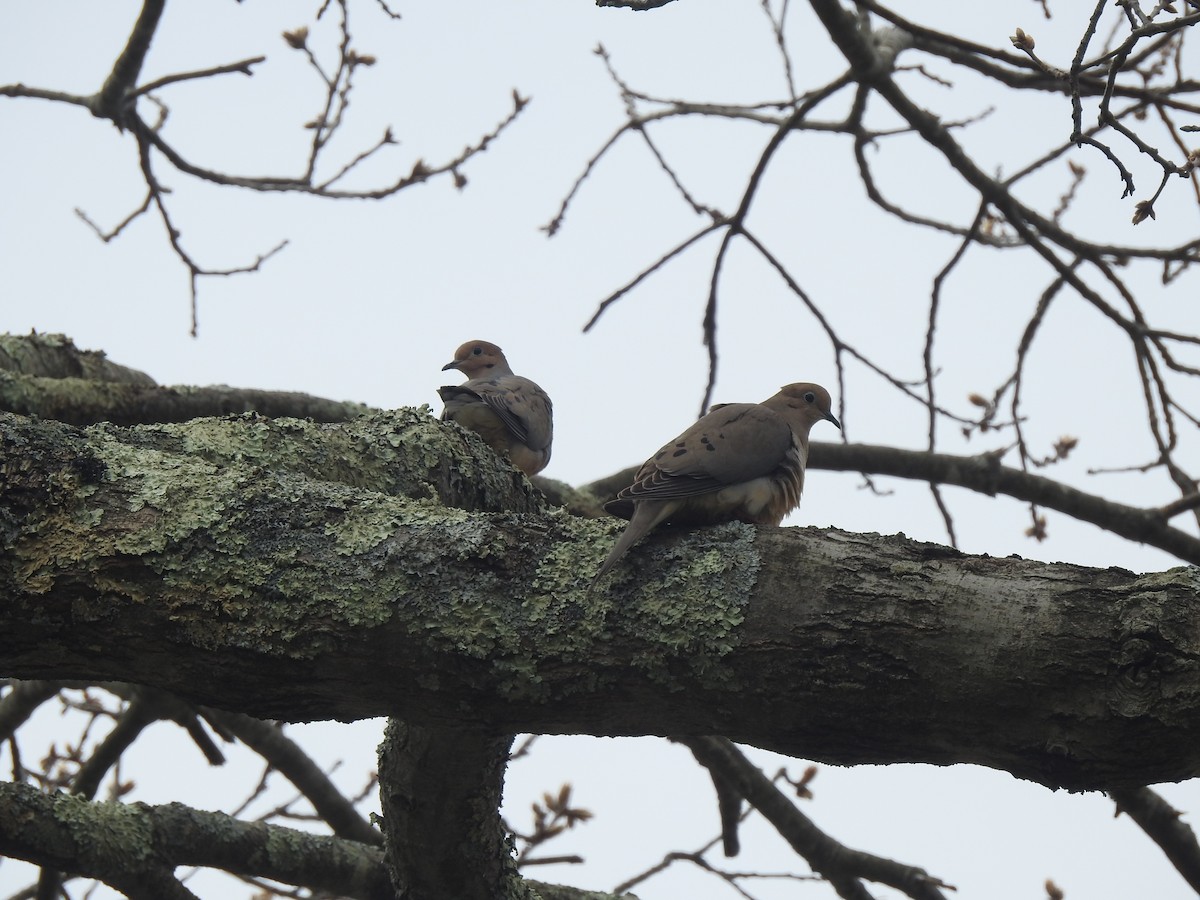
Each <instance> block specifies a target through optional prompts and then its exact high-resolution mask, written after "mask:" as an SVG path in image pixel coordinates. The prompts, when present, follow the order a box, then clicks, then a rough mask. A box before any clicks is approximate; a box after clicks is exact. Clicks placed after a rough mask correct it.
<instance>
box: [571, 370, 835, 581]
mask: <svg viewBox="0 0 1200 900" xmlns="http://www.w3.org/2000/svg"><path fill="white" fill-rule="evenodd" d="M830 405H831V401H830V399H829V392H828V391H827V390H825V388H823V387H821V386H820V385H818V384H808V383H804V382H802V383H799V384H789V385H787V386H785V387H784V388H783V389H782V390H780V392H779V393H778V394H776V395H775V396H774V397H771V398H770V399H769V400H764V401H763V402H762V403H726V404H723V405H721V406H718V407H716V408H714V409H713V410H712V411H711V412H710V413H709V414H708V415H706V416H704V417H703V418H701V419H700V420H699V421H697V422H696V424H695V425H693V426H692V427H691V428H689V429H688V430H687V431H685V432H684V433H683V434H681V435H680V436H679V437H677V438H675V440H673V441H671V442H670V443H669V444H667V445H666V446H664V447H663V448H662V449H661V450H659V451H658V452H657V453H656V454H654V456H652V457H650V459H648V460H646V462H645V463H643V464H642V467H641V468H640V469H638V473H637V476H636V477H635V478H634V482H633V484H632V485H630V486H629V487H627V488H625V489H624V490H623V491H621V492H620V493H619V494H617V497H616V499H615V500H613V501H611V502H609V503H607V504H605V507H604V508H605V509H606V510H608V511H609V512H610V513H612V514H613V515H615V516H620V517H621V518H622V519H629V525H628V526H626V528H625V531H624V533H622V535H621V537H620V538H618V540H617V543H616V546H615V547H613V549H612V552H611V553H609V554H608V559H606V560H605V561H604V565H602V566H601V567H600V571H599V572H597V573H596V579H595V581H598V580H599V579H600V578H602V577H604V575H606V574H608V572H610V571H612V568H613V566H615V565H616V564H617V562H618V561H619V560H620V559H621V557H622V556H624V555H625V551H626V550H628V549H629V548H630V547H632V546H633V545H634V544H635V543H637V541H638V540H639V539H641V538H642V537H643V536H644V535H646V534H647V533H648V532H649V531H650V530H651V529H653V528H654V527H655V526H657V525H659V524H661V523H663V522H673V523H676V524H686V525H713V524H716V523H718V522H729V521H732V520H735V519H737V520H740V521H742V522H751V523H753V524H756V525H778V524H779V523H780V522H781V521H783V517H784V516H786V515H787V514H788V513H789V512H791V511H792V510H793V509H795V508H796V507H797V506H799V505H800V491H801V490H802V489H803V488H804V466H805V464H806V463H807V462H808V432H809V429H811V428H812V427H813V425H815V424H816V423H817V422H819V421H821V420H822V419H824V420H826V421H829V422H832V423H833V424H834V425H836V426H837V427H838V428H841V427H842V426H841V423H840V422H838V420H837V418H836V417H835V416H834V415H833V413H832V412H830V411H829V408H830ZM595 581H593V582H592V583H593V584H595Z"/></svg>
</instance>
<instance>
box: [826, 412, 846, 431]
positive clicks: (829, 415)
mask: <svg viewBox="0 0 1200 900" xmlns="http://www.w3.org/2000/svg"><path fill="white" fill-rule="evenodd" d="M825 418H826V419H827V420H828V421H830V422H832V423H833V424H834V425H835V426H836V427H837V430H838V431H841V430H842V423H841V422H839V421H838V420H837V416H835V415H834V414H833V413H831V412H827V413H825Z"/></svg>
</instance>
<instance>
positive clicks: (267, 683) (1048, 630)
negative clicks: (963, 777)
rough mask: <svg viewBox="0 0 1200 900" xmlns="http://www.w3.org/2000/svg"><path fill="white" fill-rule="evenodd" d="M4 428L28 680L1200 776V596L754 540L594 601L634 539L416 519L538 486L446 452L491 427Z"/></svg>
mask: <svg viewBox="0 0 1200 900" xmlns="http://www.w3.org/2000/svg"><path fill="white" fill-rule="evenodd" d="M0 424H2V426H3V427H2V429H0V472H2V473H3V475H4V478H3V481H0V542H2V543H0V551H2V552H0V598H2V599H0V604H2V606H0V658H2V659H4V660H5V666H6V669H7V670H8V672H10V673H11V674H12V675H14V676H18V677H23V678H88V679H121V680H127V681H136V682H141V683H146V684H151V685H155V686H158V687H162V688H164V689H167V690H171V691H175V692H178V693H180V694H182V695H183V696H185V697H188V698H189V699H191V700H193V701H195V702H201V703H204V704H206V705H212V706H220V707H223V708H232V709H237V710H239V711H243V712H246V713H249V714H251V715H256V716H260V717H270V718H281V719H290V720H299V719H314V718H339V719H349V718H358V717H363V716H373V715H381V714H390V715H397V716H400V717H403V718H405V719H406V720H408V721H411V722H412V723H414V724H418V725H431V724H437V725H440V726H451V725H455V724H467V723H486V725H487V727H488V728H489V730H490V731H491V732H492V733H494V734H496V735H503V734H511V733H518V732H526V731H528V732H541V733H562V732H569V733H591V734H671V735H684V736H686V735H690V734H725V735H728V736H730V737H731V738H733V739H735V740H739V741H741V742H744V743H750V744H755V745H758V746H763V747H770V748H773V749H777V750H780V751H783V752H787V753H792V754H795V755H802V756H805V757H808V758H813V759H818V760H827V761H830V762H836V763H842V764H852V763H859V762H893V761H897V760H923V761H927V762H933V763H952V762H972V763H977V764H981V765H988V766H992V767H995V768H1001V769H1005V770H1007V771H1010V772H1013V773H1014V774H1016V775H1018V776H1020V777H1023V778H1029V779H1032V780H1035V781H1039V782H1042V783H1045V784H1051V785H1065V786H1070V787H1074V788H1110V787H1121V786H1138V785H1142V784H1147V783H1153V782H1157V781H1164V780H1174V779H1179V778H1185V777H1189V776H1191V775H1194V774H1197V773H1198V772H1200V751H1198V750H1197V747H1200V741H1198V740H1197V738H1198V737H1200V716H1197V715H1196V712H1197V706H1200V664H1197V662H1196V660H1197V659H1198V658H1200V624H1198V623H1200V615H1198V612H1200V590H1198V582H1197V579H1196V576H1195V573H1194V571H1193V570H1188V569H1179V570H1173V571H1171V572H1166V573H1161V574H1155V575H1145V576H1137V575H1134V574H1132V573H1129V572H1125V571H1122V570H1117V569H1109V570H1095V569H1087V568H1083V567H1078V566H1068V565H1061V564H1055V565H1047V564H1043V563H1037V562H1031V561H1027V560H1021V559H1015V558H1012V559H992V558H989V557H970V556H964V555H962V554H958V553H956V552H954V551H952V550H950V549H948V548H944V547H939V546H936V545H930V544H919V543H916V542H911V541H906V540H903V539H901V538H880V537H877V536H864V535H851V534H846V533H843V532H837V531H834V530H827V531H817V530H814V529H795V528H788V529H771V528H762V529H755V528H752V527H749V526H743V525H728V526H721V527H716V528H709V529H699V530H696V531H693V532H680V531H670V530H668V531H666V532H664V533H663V534H661V535H659V536H656V537H653V538H651V539H650V540H649V541H648V542H647V543H646V544H645V545H644V546H643V547H641V548H639V549H638V550H637V551H635V552H634V553H632V554H631V555H630V559H629V562H628V564H627V565H625V566H623V567H622V569H621V570H620V571H619V572H618V573H617V574H616V576H615V577H614V579H613V580H612V582H611V586H610V588H609V589H608V590H607V591H605V592H604V593H603V594H601V595H598V596H593V597H592V599H591V601H590V602H588V601H585V596H584V594H585V590H586V586H587V584H588V581H589V578H590V575H591V573H592V572H593V571H594V569H595V566H596V565H598V563H599V561H600V559H601V557H602V556H603V555H604V554H605V552H606V550H607V546H608V542H609V540H610V539H611V537H610V535H612V534H613V533H615V526H614V524H612V523H607V522H594V521H589V520H580V519H575V518H572V517H570V516H568V515H566V514H564V513H561V512H549V513H547V512H539V511H538V508H537V507H536V506H530V507H528V509H529V511H528V512H527V513H524V514H521V513H492V514H487V515H475V516H471V515H467V514H465V513H463V512H462V511H460V510H456V509H446V508H444V507H442V506H440V505H438V504H435V503H430V502H428V501H427V500H417V501H413V500H408V499H405V497H407V496H421V497H431V496H437V495H438V492H439V491H444V490H449V487H448V486H447V485H446V484H442V483H440V481H441V479H442V478H443V477H444V473H445V472H447V471H449V472H455V473H458V474H459V477H460V478H463V479H464V480H465V481H466V482H469V483H473V482H476V481H478V482H480V483H481V484H488V483H492V482H491V481H490V479H496V481H495V482H494V483H495V484H496V485H497V487H496V490H499V485H500V484H501V483H503V482H504V480H505V479H507V480H508V481H507V483H508V484H509V485H513V484H516V485H521V484H525V482H524V479H519V480H517V481H513V480H512V479H513V474H514V473H513V470H511V469H507V467H505V466H504V465H503V464H502V462H501V461H500V460H499V459H498V458H497V457H495V455H494V454H490V452H487V451H483V450H482V447H481V445H479V444H478V442H474V443H473V442H470V441H466V442H465V443H462V444H457V445H456V444H455V442H454V441H450V442H449V443H443V444H440V445H439V444H438V443H437V441H438V440H440V439H441V437H442V436H445V437H454V438H457V437H459V436H460V435H461V432H460V430H459V429H456V428H451V427H448V426H444V425H441V424H440V423H437V422H435V421H434V420H432V418H430V417H428V416H422V415H421V414H420V413H416V412H415V411H401V412H399V413H397V414H395V415H393V416H390V417H389V416H382V417H376V418H369V419H363V420H356V421H355V422H354V423H350V425H347V426H339V427H338V428H336V429H333V428H332V427H331V426H326V427H320V426H307V428H308V429H309V431H310V432H312V434H311V435H310V434H306V433H305V431H304V429H303V428H300V427H299V426H300V424H301V423H293V422H291V421H290V420H289V421H284V422H276V423H273V424H268V423H266V422H264V421H263V420H250V419H244V420H232V421H214V420H200V421H198V422H196V423H192V424H191V425H189V426H172V428H171V429H162V428H157V429H138V428H135V429H129V430H127V431H122V430H118V429H112V428H106V429H92V430H89V431H87V432H78V431H75V430H73V429H70V428H68V427H67V426H63V425H59V424H56V423H47V422H36V421H30V420H23V419H20V418H16V417H6V418H4V419H3V420H0ZM214 426H217V427H218V430H217V431H216V432H214V431H213V430H212V429H213V428H214ZM343 429H354V435H355V436H354V437H353V438H351V439H350V440H349V443H346V442H345V438H344V437H336V438H335V436H336V435H338V434H339V433H340V432H341V431H342V430H343ZM239 433H240V437H239ZM293 433H294V441H292V443H289V442H288V440H285V438H286V437H288V436H289V435H292V434H293ZM218 435H220V437H219V439H218V437H217V436H218ZM310 437H311V439H312V440H313V441H315V443H311V444H310V445H309V449H307V450H305V451H299V448H298V446H292V444H295V443H297V442H303V441H304V440H305V439H306V438H310ZM461 437H462V438H466V437H467V436H466V435H461ZM331 440H336V445H337V446H343V447H353V448H357V450H356V451H355V452H357V453H358V454H359V455H360V456H363V459H364V467H365V468H364V469H363V471H362V472H361V473H360V474H358V475H357V476H355V475H354V474H352V473H353V472H354V468H353V467H350V468H349V469H348V468H347V466H346V463H345V462H339V464H338V465H337V466H333V467H332V468H330V469H328V470H325V469H323V468H322V467H321V466H320V465H319V464H314V458H315V460H316V461H319V460H320V459H322V458H324V456H325V455H326V454H328V453H329V452H330V451H329V450H324V451H322V450H318V449H315V448H319V447H321V446H322V442H328V441H331ZM331 446H332V445H331ZM435 446H439V447H440V448H441V449H440V450H437V451H434V450H432V448H433V447H435ZM380 448H391V449H392V451H393V453H392V454H391V455H390V456H388V457H387V459H388V460H389V463H388V464H387V466H385V467H384V468H383V469H381V470H380V471H379V472H378V473H377V474H374V475H371V474H370V472H371V466H372V463H371V454H372V453H377V452H379V451H380ZM397 448H399V449H397ZM247 452H249V453H250V455H248V456H246V455H241V454H244V453H247ZM345 458H346V457H344V456H343V457H340V458H339V459H345ZM350 458H353V454H351V457H350ZM404 464H407V465H408V469H407V470H405V471H407V472H408V474H407V475H406V476H404V477H405V478H417V479H419V478H420V477H422V476H421V474H420V473H422V472H423V473H425V474H424V476H423V477H425V478H427V479H429V483H427V484H425V485H424V486H422V485H420V484H418V483H416V482H408V481H404V480H403V479H401V478H400V477H399V476H398V475H397V474H396V472H395V471H393V470H399V469H400V468H402V466H403V465H404ZM472 467H475V468H474V469H472ZM472 471H474V472H476V473H478V474H475V475H471V474H465V473H470V472H472ZM488 473H494V474H488ZM518 478H519V476H518ZM351 485H353V486H351ZM463 486H464V485H461V484H460V489H461V487H463ZM510 490H511V488H510ZM397 494H399V495H402V496H397ZM452 494H453V491H451V494H450V495H452ZM450 495H447V496H450ZM521 496H522V494H521V493H520V492H519V491H517V492H513V493H512V494H511V498H519V497H521ZM500 498H501V494H500V493H497V494H495V495H494V498H493V499H491V500H488V499H486V498H479V497H477V498H475V499H473V500H472V501H471V502H472V503H474V504H475V508H480V506H487V504H489V503H490V504H500V505H502V504H503V503H504V502H507V501H503V500H501V499H500ZM490 508H492V509H496V508H499V506H498V505H491V506H490ZM109 647H121V648H122V653H121V654H119V655H114V654H112V653H111V652H109V651H107V650H105V649H103V648H109ZM583 672H587V673H588V677H587V678H586V679H585V678H581V677H580V676H581V673H583ZM301 682H303V683H304V684H305V685H306V689H305V691H303V692H297V691H296V690H295V685H296V684H297V683H301Z"/></svg>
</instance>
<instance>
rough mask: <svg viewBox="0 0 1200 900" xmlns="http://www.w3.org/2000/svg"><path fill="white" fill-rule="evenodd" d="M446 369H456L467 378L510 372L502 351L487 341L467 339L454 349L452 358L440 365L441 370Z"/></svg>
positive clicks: (509, 373)
mask: <svg viewBox="0 0 1200 900" xmlns="http://www.w3.org/2000/svg"><path fill="white" fill-rule="evenodd" d="M447 369H458V371H460V372H462V373H463V374H464V375H466V376H467V378H469V379H470V378H489V377H491V376H492V375H511V374H512V370H511V369H510V368H509V367H508V360H507V359H505V358H504V351H503V350H501V349H500V348H499V347H497V346H496V345H495V344H492V343H489V342H487V341H467V342H466V343H465V344H463V345H462V346H461V347H459V348H458V349H457V350H455V351H454V359H452V360H451V361H450V362H448V363H446V364H445V365H444V366H442V371H443V372H445V371H446V370H447Z"/></svg>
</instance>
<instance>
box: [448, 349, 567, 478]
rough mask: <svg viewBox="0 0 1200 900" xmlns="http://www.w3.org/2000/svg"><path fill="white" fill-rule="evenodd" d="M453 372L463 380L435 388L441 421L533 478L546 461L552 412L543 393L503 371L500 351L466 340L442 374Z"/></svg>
mask: <svg viewBox="0 0 1200 900" xmlns="http://www.w3.org/2000/svg"><path fill="white" fill-rule="evenodd" d="M447 369H458V370H459V371H460V372H462V373H463V374H464V375H466V376H467V379H468V381H467V382H466V383H465V384H461V385H447V386H445V387H440V388H438V394H439V395H440V396H441V398H442V402H443V403H445V404H446V406H445V409H443V410H442V421H443V422H457V423H458V424H459V425H461V426H463V427H464V428H469V429H470V430H471V431H474V432H475V433H476V434H478V435H479V436H480V437H482V438H483V439H484V440H485V441H487V443H488V444H489V445H491V447H492V448H493V449H494V450H496V452H498V453H508V457H509V459H511V460H512V461H513V465H515V466H516V467H517V468H518V469H520V470H521V471H522V472H524V473H525V474H526V475H530V476H532V475H536V474H537V473H538V472H540V471H542V469H544V468H546V464H547V463H548V462H550V441H551V439H552V438H553V436H554V421H553V416H554V410H553V407H552V406H551V404H550V398H549V397H548V396H546V392H545V391H543V390H542V389H541V388H540V387H538V386H537V385H536V384H534V383H533V382H532V381H530V380H529V379H528V378H522V377H521V376H520V375H514V374H513V371H512V369H511V368H509V365H508V360H507V359H505V358H504V351H503V350H501V349H500V348H499V347H497V346H496V345H495V344H490V343H488V342H487V341H467V342H466V343H465V344H463V345H462V346H461V347H459V348H458V349H457V350H456V351H455V352H454V359H453V360H452V361H450V362H448V363H446V365H444V366H442V371H443V372H445V371H446V370H447Z"/></svg>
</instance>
